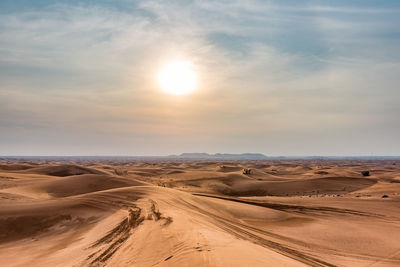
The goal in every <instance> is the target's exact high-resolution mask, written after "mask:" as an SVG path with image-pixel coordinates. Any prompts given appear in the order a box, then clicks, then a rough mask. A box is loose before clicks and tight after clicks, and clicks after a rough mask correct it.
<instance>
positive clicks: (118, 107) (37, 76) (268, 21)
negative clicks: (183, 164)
mask: <svg viewBox="0 0 400 267" xmlns="http://www.w3.org/2000/svg"><path fill="white" fill-rule="evenodd" d="M176 60H184V61H189V62H191V64H192V66H193V69H194V71H195V73H196V76H197V81H198V83H197V88H196V90H194V91H193V92H192V93H190V94H186V95H180V96H175V95H170V94H166V93H165V92H163V91H162V90H161V89H160V86H159V84H158V83H157V78H156V77H157V73H158V72H159V71H160V68H162V66H164V65H165V64H168V62H173V61H176ZM182 152H208V153H217V152H220V153H246V152H259V153H264V154H265V155H270V156H280V155H283V156H285V155H286V156H299V155H305V156H307V155H321V156H324V155H325V156H332V155H335V156H350V155H352V156H358V155H366V156H371V155H374V156H377V155H387V156H393V155H395V156H399V155H400V1H397V0H387V1H383V0H376V1H371V0H357V1H356V0H353V1H351V0H337V1H330V0H318V1H312V0H310V1H307V0H304V1H294V0H293V1H289V0H287V1H282V0H281V1H266V0H262V1H261V0H260V1H255V0H254V1H253V0H251V1H250V0H249V1H246V0H243V1H211V0H203V1H200V0H194V1H183V0H180V1H178V0H176V1H175V0H171V1H161V0H159V1H157V0H149V1H137V0H112V1H111V0H103V1H77V0H69V1H63V0H58V1H54V0H35V1H31V0H2V1H0V155H60V156H63V155H121V156H129V155H142V156H146V155H169V154H180V153H182Z"/></svg>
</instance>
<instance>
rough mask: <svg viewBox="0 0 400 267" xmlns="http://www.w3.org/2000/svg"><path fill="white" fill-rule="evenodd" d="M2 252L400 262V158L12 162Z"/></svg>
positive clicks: (1, 175) (55, 261)
mask: <svg viewBox="0 0 400 267" xmlns="http://www.w3.org/2000/svg"><path fill="white" fill-rule="evenodd" d="M244 169H250V170H249V171H248V173H244V171H243V170H244ZM366 170H368V171H370V175H369V176H364V175H362V174H361V172H362V171H366ZM0 255H1V257H0V258H1V260H0V266H303V265H305V266H400V162H396V161H393V160H392V161H389V160H376V161H372V160H370V161H366V160H365V161H363V160H304V161H301V160H298V161H296V160H281V161H278V160H277V161H273V160H269V161H268V160H265V161H223V162H216V161H200V160H198V161H195V160H183V159H182V160H169V161H168V160H164V161H161V160H159V161H157V160H147V161H145V160H142V161H110V160H108V161H106V160H104V161H102V160H97V161H96V160H75V161H74V160H68V161H67V160H63V161H56V160H46V161H45V160H39V159H32V160H21V159H2V160H0Z"/></svg>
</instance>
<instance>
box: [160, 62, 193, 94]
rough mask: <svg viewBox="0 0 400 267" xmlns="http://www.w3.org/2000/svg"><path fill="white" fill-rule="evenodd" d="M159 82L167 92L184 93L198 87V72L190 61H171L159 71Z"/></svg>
mask: <svg viewBox="0 0 400 267" xmlns="http://www.w3.org/2000/svg"><path fill="white" fill-rule="evenodd" d="M158 82H159V84H160V86H161V88H162V89H163V90H164V91H165V92H167V93H169V94H174V95H184V94H188V93H190V92H192V91H193V90H194V89H196V74H195V73H194V71H193V68H192V64H191V63H190V62H188V61H176V62H171V63H169V64H167V65H165V66H164V67H163V68H162V69H161V71H160V72H159V73H158Z"/></svg>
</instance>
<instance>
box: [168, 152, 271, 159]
mask: <svg viewBox="0 0 400 267" xmlns="http://www.w3.org/2000/svg"><path fill="white" fill-rule="evenodd" d="M170 157H177V158H190V159H267V158H268V157H267V156H265V155H264V154H261V153H243V154H226V153H217V154H208V153H182V154H180V155H171V156H170Z"/></svg>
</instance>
